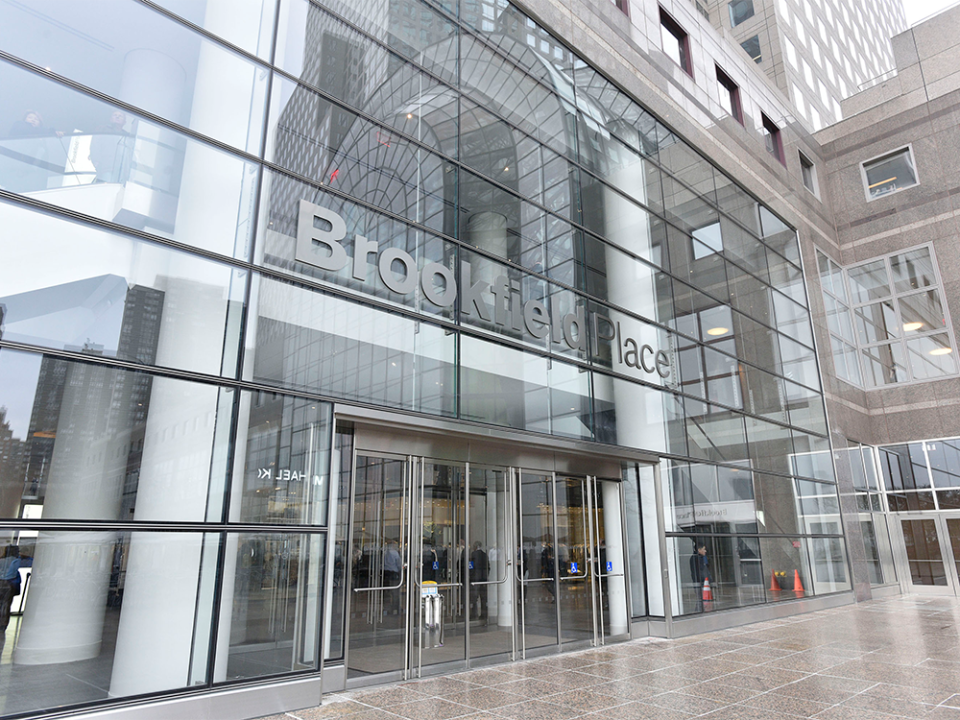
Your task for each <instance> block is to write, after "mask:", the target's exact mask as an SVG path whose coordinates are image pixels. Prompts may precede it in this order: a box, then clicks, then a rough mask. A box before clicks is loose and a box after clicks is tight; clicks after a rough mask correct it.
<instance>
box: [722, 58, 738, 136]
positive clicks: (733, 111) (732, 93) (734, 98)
mask: <svg viewBox="0 0 960 720" xmlns="http://www.w3.org/2000/svg"><path fill="white" fill-rule="evenodd" d="M716 69H717V86H718V88H719V90H720V105H721V106H722V107H723V109H724V110H726V111H727V113H728V114H729V115H730V116H731V117H733V118H734V119H735V120H736V121H737V122H738V123H740V124H741V125H743V104H742V103H741V102H740V87H739V86H738V85H737V84H736V83H735V82H734V81H733V80H731V79H730V76H729V75H727V74H726V73H725V72H724V71H723V70H721V69H720V66H719V65H718V66H716Z"/></svg>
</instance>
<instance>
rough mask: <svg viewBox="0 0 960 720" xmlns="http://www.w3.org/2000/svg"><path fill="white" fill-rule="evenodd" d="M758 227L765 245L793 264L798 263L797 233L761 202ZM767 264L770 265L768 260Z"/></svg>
mask: <svg viewBox="0 0 960 720" xmlns="http://www.w3.org/2000/svg"><path fill="white" fill-rule="evenodd" d="M760 229H761V230H762V232H763V242H764V243H766V245H767V247H770V248H773V249H774V250H776V251H777V252H778V253H779V254H780V255H782V256H783V257H785V258H786V259H787V260H789V261H790V262H792V263H793V264H794V265H799V264H800V243H799V242H798V240H797V233H796V232H795V231H794V230H793V229H792V228H791V227H790V226H789V225H787V224H786V223H785V222H783V220H781V219H780V218H778V217H777V216H776V215H774V214H773V213H772V212H771V211H770V210H769V208H767V207H766V205H763V204H761V205H760ZM768 264H769V265H772V263H769V262H768Z"/></svg>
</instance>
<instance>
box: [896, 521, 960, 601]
mask: <svg viewBox="0 0 960 720" xmlns="http://www.w3.org/2000/svg"><path fill="white" fill-rule="evenodd" d="M899 520H900V534H901V539H902V541H903V545H902V547H903V550H904V555H905V560H906V564H907V567H905V568H904V570H905V572H903V573H901V577H902V578H903V582H904V585H905V586H906V587H905V590H907V591H909V592H916V593H932V594H947V595H960V516H956V515H954V516H952V517H951V516H949V515H944V514H937V515H921V516H903V515H901V516H899Z"/></svg>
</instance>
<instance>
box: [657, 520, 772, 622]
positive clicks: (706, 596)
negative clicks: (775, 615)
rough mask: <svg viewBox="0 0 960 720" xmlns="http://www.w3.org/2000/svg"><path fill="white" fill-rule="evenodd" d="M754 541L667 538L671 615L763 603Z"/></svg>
mask: <svg viewBox="0 0 960 720" xmlns="http://www.w3.org/2000/svg"><path fill="white" fill-rule="evenodd" d="M759 542H762V541H758V540H757V538H751V537H736V536H710V535H704V536H688V537H668V538H667V555H668V558H669V559H668V562H669V563H670V564H671V565H672V569H671V578H670V580H671V591H672V605H673V609H674V612H675V613H676V614H678V615H691V614H695V613H702V612H713V611H716V610H726V609H729V608H735V607H744V606H748V605H755V604H757V603H762V602H763V601H764V592H763V584H762V581H761V579H760V578H761V569H760V548H759Z"/></svg>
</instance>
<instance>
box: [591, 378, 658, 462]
mask: <svg viewBox="0 0 960 720" xmlns="http://www.w3.org/2000/svg"><path fill="white" fill-rule="evenodd" d="M593 392H594V416H595V418H596V420H595V422H596V425H597V440H598V441H599V442H605V443H610V444H613V445H623V446H625V447H633V448H640V449H644V450H651V451H658V452H666V451H667V449H668V448H667V437H666V434H665V433H664V426H665V425H666V424H667V423H668V422H674V423H675V422H676V419H673V420H671V418H670V416H669V413H668V407H669V406H668V405H667V403H666V401H667V398H668V395H667V393H663V392H661V391H659V390H657V389H656V388H652V387H649V386H647V385H641V384H640V383H634V382H630V381H629V380H624V379H623V378H618V377H613V376H611V375H604V374H601V373H594V374H593ZM669 397H672V396H669ZM673 451H674V452H676V450H675V449H674V450H673Z"/></svg>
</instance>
